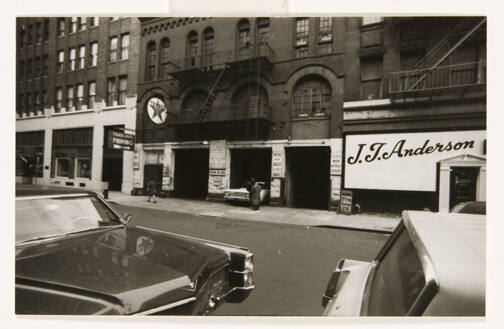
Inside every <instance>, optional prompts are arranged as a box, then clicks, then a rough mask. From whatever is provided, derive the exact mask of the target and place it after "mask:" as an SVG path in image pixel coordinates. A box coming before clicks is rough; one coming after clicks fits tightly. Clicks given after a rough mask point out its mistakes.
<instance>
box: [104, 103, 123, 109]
mask: <svg viewBox="0 0 504 329" xmlns="http://www.w3.org/2000/svg"><path fill="white" fill-rule="evenodd" d="M124 109H126V105H125V104H123V105H111V106H105V107H104V108H103V109H102V110H103V111H110V110H124Z"/></svg>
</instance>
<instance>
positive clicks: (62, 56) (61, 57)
mask: <svg viewBox="0 0 504 329" xmlns="http://www.w3.org/2000/svg"><path fill="white" fill-rule="evenodd" d="M64 67H65V52H64V51H63V50H60V51H58V62H57V63H56V72H57V73H63V69H64Z"/></svg>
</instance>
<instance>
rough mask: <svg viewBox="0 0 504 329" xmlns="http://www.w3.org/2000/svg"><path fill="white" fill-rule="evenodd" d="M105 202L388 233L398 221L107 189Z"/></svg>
mask: <svg viewBox="0 0 504 329" xmlns="http://www.w3.org/2000/svg"><path fill="white" fill-rule="evenodd" d="M108 201H110V202H113V203H117V204H119V205H127V206H132V207H140V208H150V209H159V210H166V211H173V212H179V213H189V214H193V215H197V216H210V217H222V218H230V219H238V220H255V221H263V222H269V223H279V224H293V225H303V226H323V227H334V228H345V229H353V230H368V231H378V232H386V233H389V232H392V231H393V230H394V228H395V227H396V225H397V224H398V223H399V220H400V216H399V215H395V216H394V215H387V216H385V215H381V214H355V215H343V214H338V213H336V212H334V211H327V210H314V209H300V208H285V207H271V206H261V208H260V210H258V211H254V210H251V209H249V208H248V207H247V206H245V205H244V206H241V205H231V204H228V203H221V202H210V201H205V200H189V199H179V198H157V203H152V202H147V196H133V195H129V194H126V193H122V192H116V191H110V192H109V196H108Z"/></svg>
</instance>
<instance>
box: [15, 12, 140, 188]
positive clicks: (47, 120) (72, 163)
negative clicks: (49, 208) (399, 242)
mask: <svg viewBox="0 0 504 329" xmlns="http://www.w3.org/2000/svg"><path fill="white" fill-rule="evenodd" d="M139 27H140V21H139V20H138V19H137V18H126V17H110V18H109V17H50V18H49V17H19V18H17V24H16V32H17V57H16V61H17V62H16V67H17V72H16V95H17V98H16V99H17V102H16V181H17V182H34V183H40V184H49V185H50V184H59V185H63V186H76V187H87V188H94V189H104V188H111V189H116V190H122V191H125V192H130V191H131V189H132V152H124V154H123V151H120V150H116V149H113V148H111V147H110V145H109V144H108V143H107V140H108V136H109V134H110V131H111V130H117V129H119V130H123V129H127V131H130V130H134V129H135V124H136V121H135V118H136V90H137V69H138V59H139V54H138V49H139V45H138V43H139V41H140V36H139V31H140V30H139Z"/></svg>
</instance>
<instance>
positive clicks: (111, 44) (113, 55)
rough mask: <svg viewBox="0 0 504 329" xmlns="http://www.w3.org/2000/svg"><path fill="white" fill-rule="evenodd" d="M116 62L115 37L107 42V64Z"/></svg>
mask: <svg viewBox="0 0 504 329" xmlns="http://www.w3.org/2000/svg"><path fill="white" fill-rule="evenodd" d="M116 60H117V37H112V38H110V40H109V62H115V61H116Z"/></svg>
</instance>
